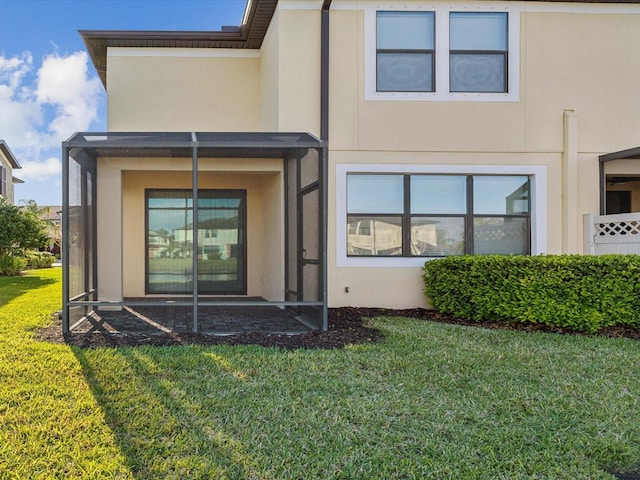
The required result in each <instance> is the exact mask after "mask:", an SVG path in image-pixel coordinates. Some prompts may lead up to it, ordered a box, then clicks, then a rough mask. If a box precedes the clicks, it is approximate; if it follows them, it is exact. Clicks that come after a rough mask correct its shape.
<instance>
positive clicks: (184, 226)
mask: <svg viewBox="0 0 640 480" xmlns="http://www.w3.org/2000/svg"><path fill="white" fill-rule="evenodd" d="M191 195H192V192H191V191H190V190H147V293H192V292H193V257H194V255H196V256H197V259H198V287H199V291H200V292H201V293H243V292H244V291H245V290H246V282H245V273H244V272H245V266H244V265H245V260H244V259H245V256H246V255H245V247H244V245H245V241H244V238H245V234H244V231H245V216H246V215H245V206H244V205H245V192H244V191H240V190H203V191H200V192H198V197H199V198H198V225H197V227H198V228H197V235H198V251H197V252H194V242H193V199H192V198H191Z"/></svg>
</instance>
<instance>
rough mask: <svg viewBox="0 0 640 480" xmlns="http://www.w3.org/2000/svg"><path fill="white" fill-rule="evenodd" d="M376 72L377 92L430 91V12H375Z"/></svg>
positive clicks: (432, 45)
mask: <svg viewBox="0 0 640 480" xmlns="http://www.w3.org/2000/svg"><path fill="white" fill-rule="evenodd" d="M376 24H377V27H376V31H377V42H376V48H377V53H376V69H377V75H376V78H377V91H379V92H433V91H434V83H435V82H434V70H435V69H434V58H435V34H434V32H435V28H434V13H433V12H378V14H377V22H376Z"/></svg>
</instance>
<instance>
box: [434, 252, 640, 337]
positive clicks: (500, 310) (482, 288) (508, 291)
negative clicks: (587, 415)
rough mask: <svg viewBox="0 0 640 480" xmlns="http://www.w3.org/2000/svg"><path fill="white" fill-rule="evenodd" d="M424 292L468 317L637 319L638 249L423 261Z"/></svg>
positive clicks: (588, 326)
mask: <svg viewBox="0 0 640 480" xmlns="http://www.w3.org/2000/svg"><path fill="white" fill-rule="evenodd" d="M423 272H424V274H423V279H424V285H425V290H424V293H425V296H426V297H427V299H428V301H429V302H430V303H431V305H432V306H433V307H434V308H435V309H437V310H439V311H441V312H444V313H450V314H452V315H456V316H459V317H462V318H466V319H469V320H483V319H486V320H498V319H509V320H518V321H521V322H533V323H542V324H546V325H549V326H556V327H562V328H569V329H572V330H577V331H583V332H596V331H598V330H600V329H602V328H605V327H609V326H615V325H624V326H631V327H635V328H638V327H640V256H637V255H601V256H595V255H542V256H535V257H515V256H498V255H487V256H463V257H447V258H443V259H438V260H432V261H428V262H426V263H425V266H424V268H423Z"/></svg>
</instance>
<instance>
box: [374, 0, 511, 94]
mask: <svg viewBox="0 0 640 480" xmlns="http://www.w3.org/2000/svg"><path fill="white" fill-rule="evenodd" d="M428 8H429V11H426V10H416V11H407V10H404V9H403V10H399V9H398V10H395V9H391V8H389V9H385V10H369V11H368V13H367V14H366V16H365V31H366V32H367V33H366V42H365V73H366V75H365V98H366V99H367V100H433V101H457V100H467V101H470V100H473V101H509V102H512V101H518V100H519V35H520V33H519V29H520V25H519V15H518V10H517V7H511V6H505V7H500V8H497V9H495V8H492V9H491V11H488V10H487V9H486V8H484V9H483V7H481V6H477V5H473V6H472V5H467V4H462V5H455V6H452V7H449V6H446V5H435V6H430V7H428ZM496 10H497V11H496Z"/></svg>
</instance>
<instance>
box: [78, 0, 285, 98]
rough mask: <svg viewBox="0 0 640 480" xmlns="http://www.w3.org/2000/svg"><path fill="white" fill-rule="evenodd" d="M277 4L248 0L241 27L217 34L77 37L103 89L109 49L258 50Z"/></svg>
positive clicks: (275, 0)
mask: <svg viewBox="0 0 640 480" xmlns="http://www.w3.org/2000/svg"><path fill="white" fill-rule="evenodd" d="M277 3H278V0H248V1H247V5H246V7H245V12H244V16H243V18H242V25H240V26H239V27H222V30H220V31H210V32H208V31H207V32H193V31H142V30H139V31H137V30H127V31H124V30H80V31H79V33H80V35H81V36H82V38H83V40H84V43H85V46H86V47H87V51H88V52H89V55H90V56H91V60H92V62H93V65H94V67H95V69H96V71H97V72H98V75H99V76H100V80H102V84H103V85H104V86H105V88H106V85H107V49H108V48H109V47H143V48H153V47H156V48H157V47H160V48H163V47H164V48H171V47H173V48H243V49H259V48H260V47H261V46H262V41H263V40H264V37H265V35H266V33H267V29H268V28H269V24H270V23H271V19H272V17H273V12H274V11H275V9H276V5H277Z"/></svg>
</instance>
